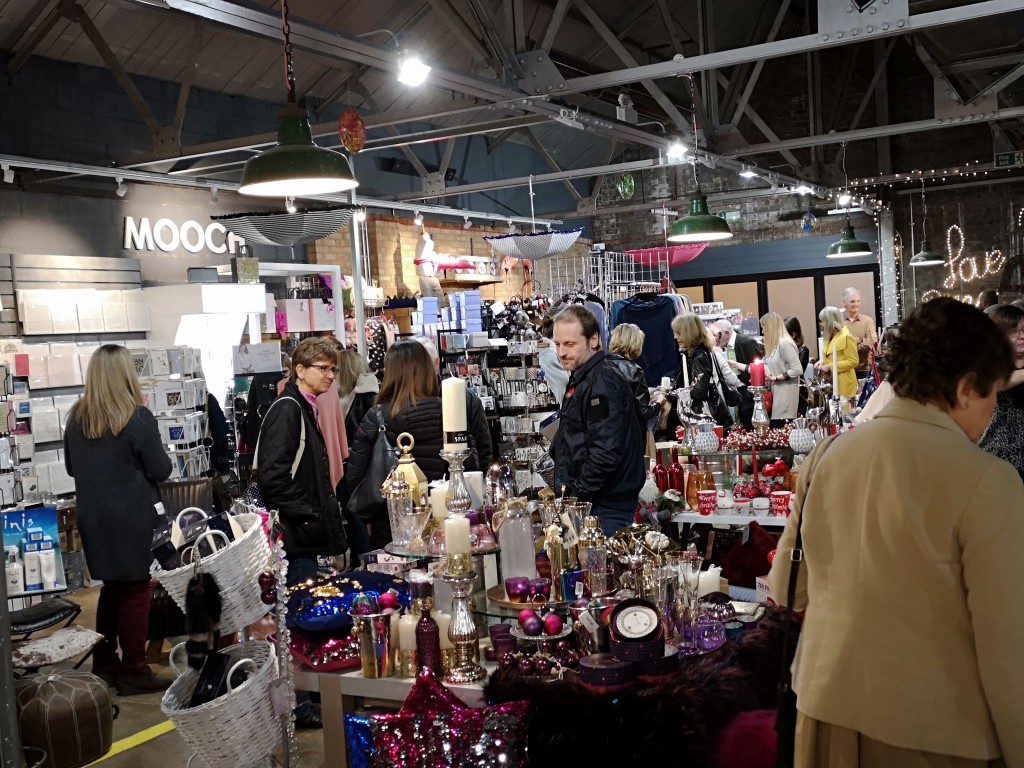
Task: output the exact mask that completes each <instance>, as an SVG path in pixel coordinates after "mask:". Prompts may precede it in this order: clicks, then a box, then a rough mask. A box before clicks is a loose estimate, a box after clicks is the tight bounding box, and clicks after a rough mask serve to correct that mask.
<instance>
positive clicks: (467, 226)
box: [462, 216, 473, 229]
mask: <svg viewBox="0 0 1024 768" xmlns="http://www.w3.org/2000/svg"><path fill="white" fill-rule="evenodd" d="M463 218H465V219H466V222H465V223H464V224H463V225H462V228H463V229H470V228H471V227H472V226H473V222H471V221H470V220H469V216H465V217H463Z"/></svg>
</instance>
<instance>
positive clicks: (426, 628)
mask: <svg viewBox="0 0 1024 768" xmlns="http://www.w3.org/2000/svg"><path fill="white" fill-rule="evenodd" d="M416 660H417V663H418V664H419V665H420V666H421V667H430V671H431V672H433V673H434V676H435V677H436V678H437V679H438V680H441V679H442V677H443V676H444V668H443V666H442V664H441V629H440V627H438V626H437V622H436V621H434V619H433V617H432V616H431V615H430V608H428V607H426V606H424V608H423V615H422V616H420V620H419V621H417V622H416Z"/></svg>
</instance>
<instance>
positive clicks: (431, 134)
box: [362, 115, 548, 152]
mask: <svg viewBox="0 0 1024 768" xmlns="http://www.w3.org/2000/svg"><path fill="white" fill-rule="evenodd" d="M546 122H548V119H547V118H546V117H544V116H543V115H524V116H522V117H509V118H505V119H503V120H490V121H488V122H485V123H470V124H469V125H459V126H454V127H452V128H438V129H436V130H431V131H418V132H417V133H400V134H398V135H396V136H394V137H391V138H386V139H367V141H366V147H365V148H364V149H363V150H362V151H364V152H368V151H369V152H372V151H373V150H377V149H394V148H395V147H403V146H405V147H407V146H410V145H413V144H429V143H431V142H435V141H446V140H448V139H454V138H458V137H460V136H477V135H479V134H482V133H498V132H499V131H503V130H517V129H519V128H526V127H528V126H531V125H538V124H540V123H546Z"/></svg>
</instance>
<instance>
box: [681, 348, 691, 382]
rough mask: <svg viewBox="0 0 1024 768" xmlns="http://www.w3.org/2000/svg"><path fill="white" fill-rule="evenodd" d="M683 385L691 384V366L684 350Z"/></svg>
mask: <svg viewBox="0 0 1024 768" xmlns="http://www.w3.org/2000/svg"><path fill="white" fill-rule="evenodd" d="M683 386H684V387H686V388H689V386H690V367H689V366H688V365H687V364H686V353H685V352H683Z"/></svg>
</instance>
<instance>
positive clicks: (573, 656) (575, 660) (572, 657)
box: [562, 650, 580, 669]
mask: <svg viewBox="0 0 1024 768" xmlns="http://www.w3.org/2000/svg"><path fill="white" fill-rule="evenodd" d="M562 664H563V665H564V666H566V667H569V668H570V669H575V668H576V667H578V666H579V665H580V655H579V653H577V652H576V651H573V650H569V651H566V652H565V655H564V656H563V657H562Z"/></svg>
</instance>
